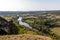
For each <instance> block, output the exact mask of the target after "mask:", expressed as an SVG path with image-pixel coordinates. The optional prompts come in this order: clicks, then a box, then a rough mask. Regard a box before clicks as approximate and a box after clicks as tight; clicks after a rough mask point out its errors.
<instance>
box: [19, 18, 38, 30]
mask: <svg viewBox="0 0 60 40" xmlns="http://www.w3.org/2000/svg"><path fill="white" fill-rule="evenodd" d="M18 21H19V24H20V25H24V26H25V27H28V28H30V29H32V30H35V31H38V30H37V29H35V28H32V26H30V25H29V24H28V23H26V22H22V17H19V18H18Z"/></svg>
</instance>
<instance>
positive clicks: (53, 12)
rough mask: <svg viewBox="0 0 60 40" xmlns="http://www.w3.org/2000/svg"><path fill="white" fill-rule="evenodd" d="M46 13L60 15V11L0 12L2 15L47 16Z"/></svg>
mask: <svg viewBox="0 0 60 40" xmlns="http://www.w3.org/2000/svg"><path fill="white" fill-rule="evenodd" d="M45 13H51V14H57V15H60V10H51V11H0V15H16V14H18V15H19V14H45Z"/></svg>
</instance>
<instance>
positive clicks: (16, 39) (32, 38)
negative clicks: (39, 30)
mask: <svg viewBox="0 0 60 40" xmlns="http://www.w3.org/2000/svg"><path fill="white" fill-rule="evenodd" d="M0 40H52V39H51V38H50V37H46V36H41V35H30V34H20V35H5V36H0Z"/></svg>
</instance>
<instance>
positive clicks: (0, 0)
mask: <svg viewBox="0 0 60 40" xmlns="http://www.w3.org/2000/svg"><path fill="white" fill-rule="evenodd" d="M36 10H60V0H0V11H36Z"/></svg>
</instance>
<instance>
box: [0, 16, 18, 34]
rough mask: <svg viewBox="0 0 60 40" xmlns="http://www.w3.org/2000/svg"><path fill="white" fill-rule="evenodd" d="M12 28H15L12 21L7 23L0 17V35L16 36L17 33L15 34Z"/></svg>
mask: <svg viewBox="0 0 60 40" xmlns="http://www.w3.org/2000/svg"><path fill="white" fill-rule="evenodd" d="M14 28H16V26H15V25H14V24H13V22H12V21H10V22H8V21H7V20H5V19H4V18H2V17H0V35H3V34H17V33H15V31H14V30H15V29H14ZM17 31H18V30H17Z"/></svg>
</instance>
